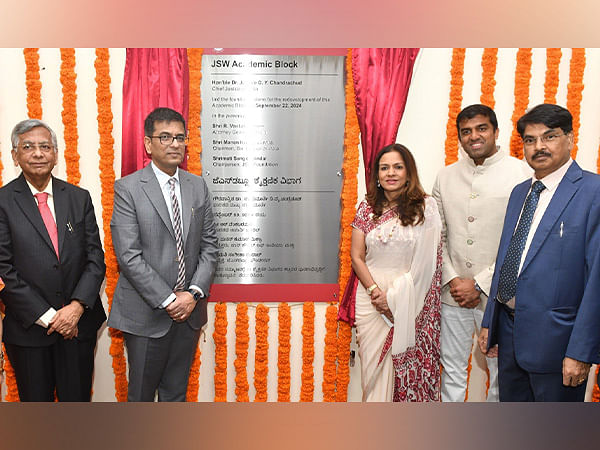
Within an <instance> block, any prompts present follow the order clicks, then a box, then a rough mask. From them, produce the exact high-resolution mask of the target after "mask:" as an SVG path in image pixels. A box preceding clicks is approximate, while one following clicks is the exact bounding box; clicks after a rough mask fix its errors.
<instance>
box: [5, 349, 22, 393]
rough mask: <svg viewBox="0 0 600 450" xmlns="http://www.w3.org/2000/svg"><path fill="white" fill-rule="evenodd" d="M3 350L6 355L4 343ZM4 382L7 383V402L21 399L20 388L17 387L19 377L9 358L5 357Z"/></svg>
mask: <svg viewBox="0 0 600 450" xmlns="http://www.w3.org/2000/svg"><path fill="white" fill-rule="evenodd" d="M2 351H3V352H4V355H5V356H6V347H4V344H2ZM4 382H5V383H6V397H5V400H6V401H7V402H18V401H19V389H18V387H17V379H16V377H15V369H13V366H12V365H11V364H10V360H9V359H8V358H4Z"/></svg>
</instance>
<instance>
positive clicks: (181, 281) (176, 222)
mask: <svg viewBox="0 0 600 450" xmlns="http://www.w3.org/2000/svg"><path fill="white" fill-rule="evenodd" d="M169 193H170V195H171V208H172V210H173V231H174V232H175V244H176V245H177V261H178V263H179V265H178V267H177V283H176V284H175V289H174V290H175V291H181V290H182V289H183V287H184V285H185V259H184V257H183V236H182V233H181V213H180V211H179V201H178V200H177V196H176V195H175V178H169Z"/></svg>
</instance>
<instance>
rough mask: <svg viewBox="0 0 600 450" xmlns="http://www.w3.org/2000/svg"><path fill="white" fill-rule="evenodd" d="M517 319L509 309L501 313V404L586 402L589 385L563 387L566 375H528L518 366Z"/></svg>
mask: <svg viewBox="0 0 600 450" xmlns="http://www.w3.org/2000/svg"><path fill="white" fill-rule="evenodd" d="M517 320H518V318H517ZM513 325H514V319H513V318H511V317H510V315H509V314H508V312H506V310H505V309H503V308H501V310H500V313H499V314H498V325H497V326H498V388H499V394H500V401H501V402H582V401H583V400H584V397H585V388H586V384H587V383H583V384H582V385H580V386H577V387H570V386H564V385H563V377H562V372H555V373H535V372H528V371H526V370H525V369H523V368H522V367H521V366H519V364H518V363H517V360H516V358H515V350H514V340H513Z"/></svg>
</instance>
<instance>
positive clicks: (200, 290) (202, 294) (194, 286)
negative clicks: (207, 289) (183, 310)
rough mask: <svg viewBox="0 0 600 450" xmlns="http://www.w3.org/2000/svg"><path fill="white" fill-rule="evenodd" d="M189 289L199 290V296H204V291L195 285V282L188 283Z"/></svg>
mask: <svg viewBox="0 0 600 450" xmlns="http://www.w3.org/2000/svg"><path fill="white" fill-rule="evenodd" d="M190 289H194V290H195V291H198V292H200V297H202V298H204V297H205V295H204V291H203V290H202V289H200V288H199V287H198V286H196V285H195V284H192V285H190Z"/></svg>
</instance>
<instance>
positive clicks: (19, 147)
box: [16, 142, 56, 153]
mask: <svg viewBox="0 0 600 450" xmlns="http://www.w3.org/2000/svg"><path fill="white" fill-rule="evenodd" d="M25 146H29V147H31V148H26V147H25ZM42 146H47V147H48V148H47V149H44V148H42ZM16 150H21V151H22V152H23V153H33V152H34V151H36V150H39V151H40V152H42V153H51V152H52V150H56V147H54V145H53V144H48V143H45V142H42V143H36V142H22V143H19V145H17V148H16Z"/></svg>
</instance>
